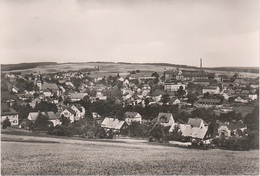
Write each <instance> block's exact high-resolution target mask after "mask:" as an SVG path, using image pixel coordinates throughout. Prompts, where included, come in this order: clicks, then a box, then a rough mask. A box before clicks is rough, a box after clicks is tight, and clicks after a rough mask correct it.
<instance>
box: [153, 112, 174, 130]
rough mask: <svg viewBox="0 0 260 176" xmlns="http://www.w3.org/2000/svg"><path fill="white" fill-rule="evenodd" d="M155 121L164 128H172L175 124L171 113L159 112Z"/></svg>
mask: <svg viewBox="0 0 260 176" xmlns="http://www.w3.org/2000/svg"><path fill="white" fill-rule="evenodd" d="M157 121H158V122H159V123H160V124H161V125H163V126H164V127H168V126H173V125H174V124H175V121H174V119H173V116H172V114H171V113H163V112H160V113H159V114H158V117H157Z"/></svg>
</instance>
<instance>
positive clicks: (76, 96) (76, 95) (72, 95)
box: [69, 93, 88, 99]
mask: <svg viewBox="0 0 260 176" xmlns="http://www.w3.org/2000/svg"><path fill="white" fill-rule="evenodd" d="M86 95H88V94H87V93H70V95H69V96H70V98H71V99H82V98H83V97H84V96H86Z"/></svg>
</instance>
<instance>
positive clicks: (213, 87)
mask: <svg viewBox="0 0 260 176" xmlns="http://www.w3.org/2000/svg"><path fill="white" fill-rule="evenodd" d="M217 88H218V86H206V87H203V89H217Z"/></svg>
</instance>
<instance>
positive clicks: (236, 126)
mask: <svg viewBox="0 0 260 176" xmlns="http://www.w3.org/2000/svg"><path fill="white" fill-rule="evenodd" d="M227 127H228V129H229V130H231V131H233V130H236V129H241V128H246V127H247V126H246V125H245V124H244V123H243V121H242V120H239V121H237V122H231V123H229V125H228V126H227Z"/></svg>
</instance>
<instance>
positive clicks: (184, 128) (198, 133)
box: [180, 124, 208, 139]
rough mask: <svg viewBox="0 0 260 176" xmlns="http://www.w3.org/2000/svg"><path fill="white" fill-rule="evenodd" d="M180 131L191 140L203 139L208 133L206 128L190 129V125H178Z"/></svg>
mask: <svg viewBox="0 0 260 176" xmlns="http://www.w3.org/2000/svg"><path fill="white" fill-rule="evenodd" d="M180 131H181V132H182V135H183V136H188V137H192V138H198V139H203V138H204V137H205V135H206V133H207V131H208V127H207V126H206V127H204V128H199V127H192V126H191V125H186V124H180Z"/></svg>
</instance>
